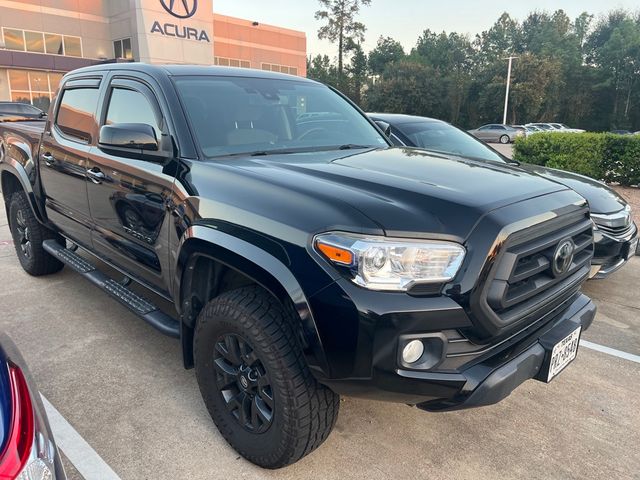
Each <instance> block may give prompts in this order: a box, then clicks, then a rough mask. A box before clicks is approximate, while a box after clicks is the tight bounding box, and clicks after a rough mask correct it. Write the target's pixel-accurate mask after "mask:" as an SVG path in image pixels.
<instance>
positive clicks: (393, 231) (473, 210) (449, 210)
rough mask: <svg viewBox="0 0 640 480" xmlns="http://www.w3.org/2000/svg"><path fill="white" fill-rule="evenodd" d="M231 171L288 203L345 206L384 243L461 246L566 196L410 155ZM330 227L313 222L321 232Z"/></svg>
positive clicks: (247, 164)
mask: <svg viewBox="0 0 640 480" xmlns="http://www.w3.org/2000/svg"><path fill="white" fill-rule="evenodd" d="M235 166H236V167H239V168H241V169H242V170H243V171H244V172H245V174H244V175H247V174H248V173H249V172H253V173H255V174H257V175H258V176H259V178H261V179H262V180H263V181H265V180H266V181H268V182H269V183H270V184H272V185H274V186H278V185H279V186H281V187H282V189H281V191H282V192H283V193H285V192H289V196H290V198H292V199H293V198H294V197H293V196H294V195H295V196H297V195H298V194H302V195H303V196H304V197H306V198H309V199H313V201H314V202H318V203H322V204H324V205H323V206H325V207H326V206H328V205H331V206H333V207H335V208H339V207H337V205H339V204H347V205H349V207H352V208H353V209H354V210H357V211H359V212H360V213H362V214H364V215H365V216H367V217H368V218H369V219H371V220H373V221H374V222H375V223H377V224H378V225H379V226H380V227H381V228H382V229H383V230H385V232H386V234H387V235H400V236H407V235H412V234H415V233H420V232H425V233H429V234H440V235H443V236H449V237H455V238H458V239H460V240H462V239H464V238H466V237H467V235H469V233H470V232H471V231H472V230H473V227H474V226H475V225H476V223H477V222H478V221H479V220H480V218H482V216H484V215H485V214H487V213H488V212H490V211H492V210H495V209H497V208H501V207H504V206H507V205H510V204H513V203H516V202H519V201H523V200H526V199H530V198H533V197H537V196H541V195H546V194H549V193H553V192H556V191H560V190H566V187H565V186H564V185H560V184H558V183H554V182H550V181H548V180H546V179H544V178H542V177H540V176H537V175H531V174H529V173H527V172H525V171H523V170H522V169H520V168H517V167H512V166H509V165H504V166H499V165H493V164H492V165H489V164H487V163H483V162H476V161H472V160H463V159H451V158H446V157H441V156H438V155H434V154H431V153H428V152H424V151H419V150H412V149H398V148H392V149H384V150H373V151H368V152H363V153H356V154H354V153H353V152H350V154H349V155H345V152H326V153H322V154H318V153H314V154H312V155H311V154H310V155H306V154H304V155H282V156H270V157H257V158H253V159H246V160H240V161H238V163H235ZM248 176H249V175H247V177H248ZM247 177H245V181H246V180H247V179H248V178H247ZM272 200H273V198H271V199H270V200H269V201H272ZM295 208H296V205H295V201H294V200H291V201H290V204H287V205H285V206H283V209H284V210H286V211H289V212H291V213H290V217H291V219H292V220H291V221H295V217H296V216H298V215H301V213H300V212H295V211H294V210H295ZM309 211H310V212H311V211H315V212H316V213H317V212H319V211H322V209H319V210H309ZM272 215H273V214H272ZM309 215H311V213H308V214H307V217H306V218H307V221H308V218H309ZM332 221H333V219H330V218H318V223H319V225H323V226H330V225H331V223H329V222H332ZM416 227H419V228H418V229H417V228H416Z"/></svg>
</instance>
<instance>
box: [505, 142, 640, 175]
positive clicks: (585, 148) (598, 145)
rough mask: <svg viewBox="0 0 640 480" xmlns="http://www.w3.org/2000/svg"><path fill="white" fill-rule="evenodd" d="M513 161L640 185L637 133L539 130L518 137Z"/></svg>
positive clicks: (639, 146) (639, 156) (639, 157)
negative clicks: (623, 134) (538, 131)
mask: <svg viewBox="0 0 640 480" xmlns="http://www.w3.org/2000/svg"><path fill="white" fill-rule="evenodd" d="M513 158H514V160H517V161H519V162H523V163H533V164H536V165H544V166H548V167H551V168H558V169H560V170H568V171H571V172H575V173H579V174H582V175H587V176H589V177H592V178H595V179H598V180H604V181H607V182H616V183H620V184H622V185H638V184H640V136H638V135H633V136H630V135H629V136H622V135H613V134H609V133H538V134H535V135H531V136H530V137H528V138H519V139H518V140H517V141H516V143H515V148H514V156H513Z"/></svg>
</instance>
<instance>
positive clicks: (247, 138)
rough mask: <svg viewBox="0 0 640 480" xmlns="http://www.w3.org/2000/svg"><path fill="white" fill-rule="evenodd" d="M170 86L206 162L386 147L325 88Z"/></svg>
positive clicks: (223, 82) (265, 83)
mask: <svg viewBox="0 0 640 480" xmlns="http://www.w3.org/2000/svg"><path fill="white" fill-rule="evenodd" d="M174 81H175V85H176V88H177V90H178V95H179V96H180V99H181V100H182V102H183V105H184V107H185V110H186V113H187V116H188V117H189V120H190V121H191V126H192V128H193V131H194V133H195V137H196V139H197V141H198V143H199V144H200V148H201V150H202V152H203V154H204V155H205V156H206V157H223V156H229V155H243V154H247V155H250V154H261V155H267V154H269V152H272V153H291V152H304V151H314V150H333V149H339V148H368V147H375V148H379V147H387V146H388V145H389V144H388V143H387V140H385V139H384V138H383V137H382V135H380V134H379V133H378V131H377V130H376V129H375V128H374V127H373V126H372V125H371V124H370V123H369V122H368V121H367V119H366V118H364V117H363V116H362V115H361V114H360V112H358V111H357V110H356V109H355V108H353V107H352V106H351V105H350V104H349V103H348V102H347V101H345V100H344V99H343V98H342V97H340V96H339V95H338V94H336V93H335V92H333V91H332V90H331V89H329V88H327V87H325V86H324V85H320V84H315V83H310V82H303V81H296V80H284V79H283V80H281V79H265V78H245V77H214V76H188V77H176V78H175V80H174Z"/></svg>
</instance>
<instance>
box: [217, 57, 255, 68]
mask: <svg viewBox="0 0 640 480" xmlns="http://www.w3.org/2000/svg"><path fill="white" fill-rule="evenodd" d="M213 64H214V65H220V66H223V67H241V68H251V62H250V61H249V60H240V59H236V58H225V57H213Z"/></svg>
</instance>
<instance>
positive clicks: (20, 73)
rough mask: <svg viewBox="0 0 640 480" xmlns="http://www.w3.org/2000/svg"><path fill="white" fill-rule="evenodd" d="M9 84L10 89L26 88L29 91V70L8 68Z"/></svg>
mask: <svg viewBox="0 0 640 480" xmlns="http://www.w3.org/2000/svg"><path fill="white" fill-rule="evenodd" d="M9 86H10V88H11V90H26V91H27V92H29V90H31V89H30V88H29V72H27V71H25V70H9Z"/></svg>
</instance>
